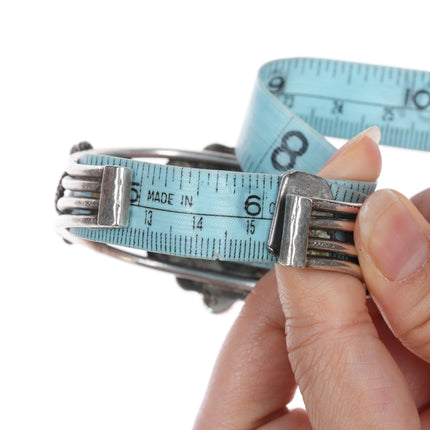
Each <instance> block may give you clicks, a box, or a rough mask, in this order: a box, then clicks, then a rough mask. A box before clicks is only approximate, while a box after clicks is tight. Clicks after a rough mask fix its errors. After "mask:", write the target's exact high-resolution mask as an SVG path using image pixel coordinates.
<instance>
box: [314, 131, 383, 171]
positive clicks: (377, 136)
mask: <svg viewBox="0 0 430 430" xmlns="http://www.w3.org/2000/svg"><path fill="white" fill-rule="evenodd" d="M365 137H367V138H369V139H372V140H373V141H374V142H375V143H377V144H378V143H379V141H380V140H381V130H379V127H378V126H376V125H374V126H372V127H369V128H368V129H366V130H364V131H362V132H361V133H359V134H357V136H354V137H353V138H352V139H350V140H348V142H346V143H345V145H343V146H342V147H340V148H339V149H338V150H337V151H336V152H335V153H334V154H333V155H332V156H331V157H330V158H329V159H328V160H327V162H326V163H325V164H324V166H323V167H322V169H324V167H325V166H327V165H328V164H330V163H331V162H332V161H333V160H334V159H335V158H337V157H339V155H340V154H343V153H345V152H346V151H348V150H349V149H351V148H352V147H353V146H355V145H356V144H357V143H359V142H361V140H362V139H364V138H365Z"/></svg>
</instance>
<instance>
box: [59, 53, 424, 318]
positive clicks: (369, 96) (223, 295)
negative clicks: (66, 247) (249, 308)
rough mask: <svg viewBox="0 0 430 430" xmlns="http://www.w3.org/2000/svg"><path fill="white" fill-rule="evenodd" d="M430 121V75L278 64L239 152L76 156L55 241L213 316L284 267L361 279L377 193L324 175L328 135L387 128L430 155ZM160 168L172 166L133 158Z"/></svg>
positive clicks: (83, 151)
mask: <svg viewBox="0 0 430 430" xmlns="http://www.w3.org/2000/svg"><path fill="white" fill-rule="evenodd" d="M429 120H430V73H429V72H421V71H414V70H406V69H398V68H392V67H383V66H374V65H364V64H358V63H347V62H341V61H331V60H321V59H312V58H295V59H286V60H278V61H273V62H270V63H268V64H266V65H264V66H263V67H262V68H261V69H260V71H259V74H258V79H257V82H256V84H255V88H254V91H253V95H252V98H251V103H250V106H249V110H248V113H247V116H246V119H245V123H244V125H243V129H242V133H241V136H240V138H239V142H238V145H237V146H236V148H235V149H234V150H233V149H232V148H228V147H225V146H222V145H217V144H215V145H210V146H209V147H207V148H206V149H205V150H204V151H202V152H193V151H177V150H162V149H118V150H98V151H95V150H93V149H92V148H91V146H90V145H88V144H86V143H84V144H80V145H77V146H76V147H74V149H73V150H72V152H73V153H72V155H71V157H70V160H69V164H68V166H67V169H66V173H65V174H64V175H63V177H62V180H61V182H60V185H59V187H58V191H57V196H56V207H57V210H58V212H59V214H60V216H59V220H58V228H59V232H60V234H61V235H62V236H63V237H64V238H65V239H66V240H67V241H69V242H81V243H85V244H86V245H89V246H91V247H93V248H95V249H97V250H98V251H101V252H104V253H107V254H110V255H113V256H116V257H119V258H122V259H125V260H127V261H132V262H135V263H138V264H142V265H145V266H149V267H153V268H156V269H159V270H163V271H168V272H172V273H174V274H176V276H177V279H178V282H179V283H180V285H181V286H182V287H184V288H186V289H191V290H197V291H200V292H202V293H203V295H204V299H205V302H206V303H207V304H208V305H209V306H210V307H211V308H212V309H213V310H214V311H215V312H219V311H222V310H224V309H226V308H228V307H229V306H230V305H231V303H233V302H234V301H235V300H237V299H238V298H239V299H240V298H244V297H246V295H247V294H248V292H249V291H250V290H251V289H252V287H253V285H254V284H255V282H256V281H257V280H258V279H259V278H260V277H261V276H262V275H263V274H264V273H265V272H266V271H267V270H269V269H270V268H271V267H272V266H273V264H274V263H275V262H280V263H281V264H285V265H290V266H294V267H314V268H320V269H326V270H338V271H343V272H347V273H350V274H352V275H354V276H357V277H360V276H361V272H360V267H359V264H358V260H357V254H356V251H355V247H354V243H353V229H354V220H355V217H356V215H357V213H358V211H359V208H360V204H361V203H362V202H363V201H364V199H365V198H366V197H367V196H368V195H369V194H370V193H371V192H373V191H374V189H375V186H376V184H374V183H368V182H357V181H340V180H329V179H323V178H320V177H318V176H315V175H316V173H317V172H318V171H319V170H320V169H321V167H322V166H323V165H324V164H325V162H326V161H327V160H328V159H329V158H330V157H331V155H333V153H334V152H335V148H334V147H333V146H332V145H331V144H330V143H329V142H328V141H327V140H326V139H325V138H324V137H323V135H327V136H333V137H340V138H347V139H348V138H351V137H352V136H354V135H356V134H358V133H359V132H360V131H362V130H364V129H366V128H368V127H370V126H372V125H378V126H379V127H380V129H381V132H382V140H381V143H382V144H386V145H392V146H399V147H405V148H410V149H420V150H430V135H429V133H430V126H429ZM153 157H159V158H160V157H161V158H167V159H168V160H169V161H168V163H167V164H156V163H151V162H147V161H138V160H137V159H136V158H143V159H148V158H153Z"/></svg>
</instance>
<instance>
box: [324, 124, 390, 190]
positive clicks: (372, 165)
mask: <svg viewBox="0 0 430 430" xmlns="http://www.w3.org/2000/svg"><path fill="white" fill-rule="evenodd" d="M379 139H380V131H379V128H378V127H376V126H374V127H371V128H369V129H367V130H365V131H364V132H362V133H360V134H359V135H357V136H355V137H354V138H352V139H351V140H349V141H348V142H347V143H346V144H345V145H343V146H342V147H341V148H340V149H339V150H338V151H336V153H335V154H334V155H333V156H332V157H331V158H330V159H329V160H328V161H327V163H326V164H325V165H324V166H323V168H322V169H321V170H320V172H319V175H320V176H322V177H325V178H330V179H344V180H355V181H375V180H376V179H377V178H378V176H379V174H380V173H381V168H382V157H381V152H380V150H379V146H378V143H379Z"/></svg>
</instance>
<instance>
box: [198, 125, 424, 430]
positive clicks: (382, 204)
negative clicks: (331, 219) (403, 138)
mask: <svg viewBox="0 0 430 430" xmlns="http://www.w3.org/2000/svg"><path fill="white" fill-rule="evenodd" d="M375 140H379V136H378V130H377V129H376V130H375V129H374V128H372V129H370V131H369V132H368V134H367V135H362V134H361V135H359V137H356V138H354V139H352V140H351V141H350V142H348V143H347V144H346V145H344V146H343V148H342V149H341V150H339V151H337V153H336V154H335V156H334V157H332V159H330V160H329V162H328V163H327V164H326V165H325V166H324V167H323V169H322V170H321V172H320V175H321V176H325V177H330V178H334V179H351V180H362V181H374V180H376V179H377V177H378V175H379V171H380V163H381V161H380V154H379V150H378V147H377V145H376V143H375V142H374V141H375ZM412 201H413V202H414V203H415V205H416V207H415V206H414V205H413V204H412V203H411V202H410V201H408V200H407V199H406V198H405V197H403V196H400V195H399V194H397V193H393V192H391V191H386V190H383V191H378V192H376V193H374V194H372V196H370V197H369V198H368V199H367V200H366V202H365V204H364V205H363V207H362V209H361V211H360V215H359V218H358V220H357V223H356V231H355V239H356V247H357V250H358V253H359V259H360V265H361V268H362V271H363V274H364V278H365V281H366V285H367V288H368V289H369V291H370V294H371V295H372V297H374V299H375V301H376V302H377V304H378V307H379V309H378V308H377V307H376V305H375V304H374V302H373V300H372V299H367V300H366V296H365V290H364V288H363V284H362V283H361V282H360V281H359V280H358V279H356V278H353V277H352V276H349V275H345V274H341V273H334V272H321V271H316V270H308V269H293V268H287V267H282V266H279V265H276V267H275V270H272V271H270V272H269V273H268V274H267V275H266V276H265V277H263V278H262V279H261V280H260V281H259V282H258V283H257V285H256V286H255V288H254V290H253V292H252V293H251V294H250V295H249V296H248V298H247V299H246V301H245V304H244V306H243V308H242V310H241V313H240V315H239V317H238V318H237V320H236V322H235V324H234V325H233V327H232V329H231V331H230V333H229V336H228V337H227V339H226V341H225V344H224V346H223V348H222V350H221V353H220V355H219V357H218V360H217V363H216V366H215V368H214V371H213V374H212V378H211V382H210V384H209V388H208V391H207V393H206V396H205V400H204V402H203V404H202V407H201V410H200V413H199V415H198V417H197V421H196V424H195V430H200V429H205V430H209V429H243V430H246V429H260V430H278V429H283V430H286V429H295V430H301V429H306V430H308V429H314V430H316V429H318V430H320V429H330V430H334V429H360V430H362V429H390V430H393V429H402V430H404V429H408V430H415V429H417V430H418V429H421V428H422V429H430V407H429V405H430V364H429V362H430V323H429V320H430V306H429V305H430V263H429V257H428V250H429V246H428V241H429V237H430V225H429V223H428V221H430V189H429V190H427V191H425V192H423V193H421V194H419V195H418V196H416V197H415V198H414V199H412ZM381 215H383V217H382V216H381ZM402 232H403V233H404V234H403V235H402ZM405 235H406V237H405ZM405 241H406V242H405ZM412 241H413V242H412ZM276 283H277V284H278V288H276ZM281 303H282V304H281ZM382 315H384V317H385V320H386V321H385V320H384V317H382ZM387 323H388V325H387ZM389 327H391V328H389ZM296 381H297V382H296ZM297 384H298V386H299V387H300V390H301V392H302V395H303V400H304V403H305V405H306V412H305V411H303V410H299V409H296V410H289V409H288V408H287V407H286V405H287V404H288V403H289V402H290V401H291V399H292V398H293V396H294V392H295V390H296V388H297Z"/></svg>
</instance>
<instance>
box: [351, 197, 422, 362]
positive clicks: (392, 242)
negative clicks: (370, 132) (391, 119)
mask: <svg viewBox="0 0 430 430" xmlns="http://www.w3.org/2000/svg"><path fill="white" fill-rule="evenodd" d="M421 206H425V205H423V204H421ZM355 237H356V245H357V251H358V256H359V259H360V266H361V268H362V272H363V276H364V278H365V280H366V284H367V287H368V289H369V291H370V293H371V294H372V297H373V298H374V300H375V302H376V303H377V304H378V307H379V308H380V310H381V313H382V315H384V318H385V320H386V321H387V323H388V325H389V326H390V328H391V329H392V331H393V333H394V335H395V336H397V337H398V338H399V340H400V341H401V342H402V343H403V344H404V345H405V346H406V347H407V348H409V349H410V350H411V351H412V352H413V353H415V354H416V355H418V356H419V357H421V358H422V359H424V360H426V361H427V362H430V343H429V339H430V324H429V321H430V307H429V306H430V246H429V242H430V224H429V223H428V222H427V220H426V219H425V218H424V217H423V215H422V214H421V213H420V212H419V211H418V209H417V208H416V207H415V206H414V205H413V204H412V202H411V201H409V200H408V199H407V198H406V197H405V196H403V195H401V194H399V193H396V192H393V191H390V190H381V191H378V192H376V193H374V195H372V196H370V197H369V198H368V199H367V200H366V202H365V204H364V205H363V207H362V211H360V216H359V218H358V221H357V225H356V234H355Z"/></svg>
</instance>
